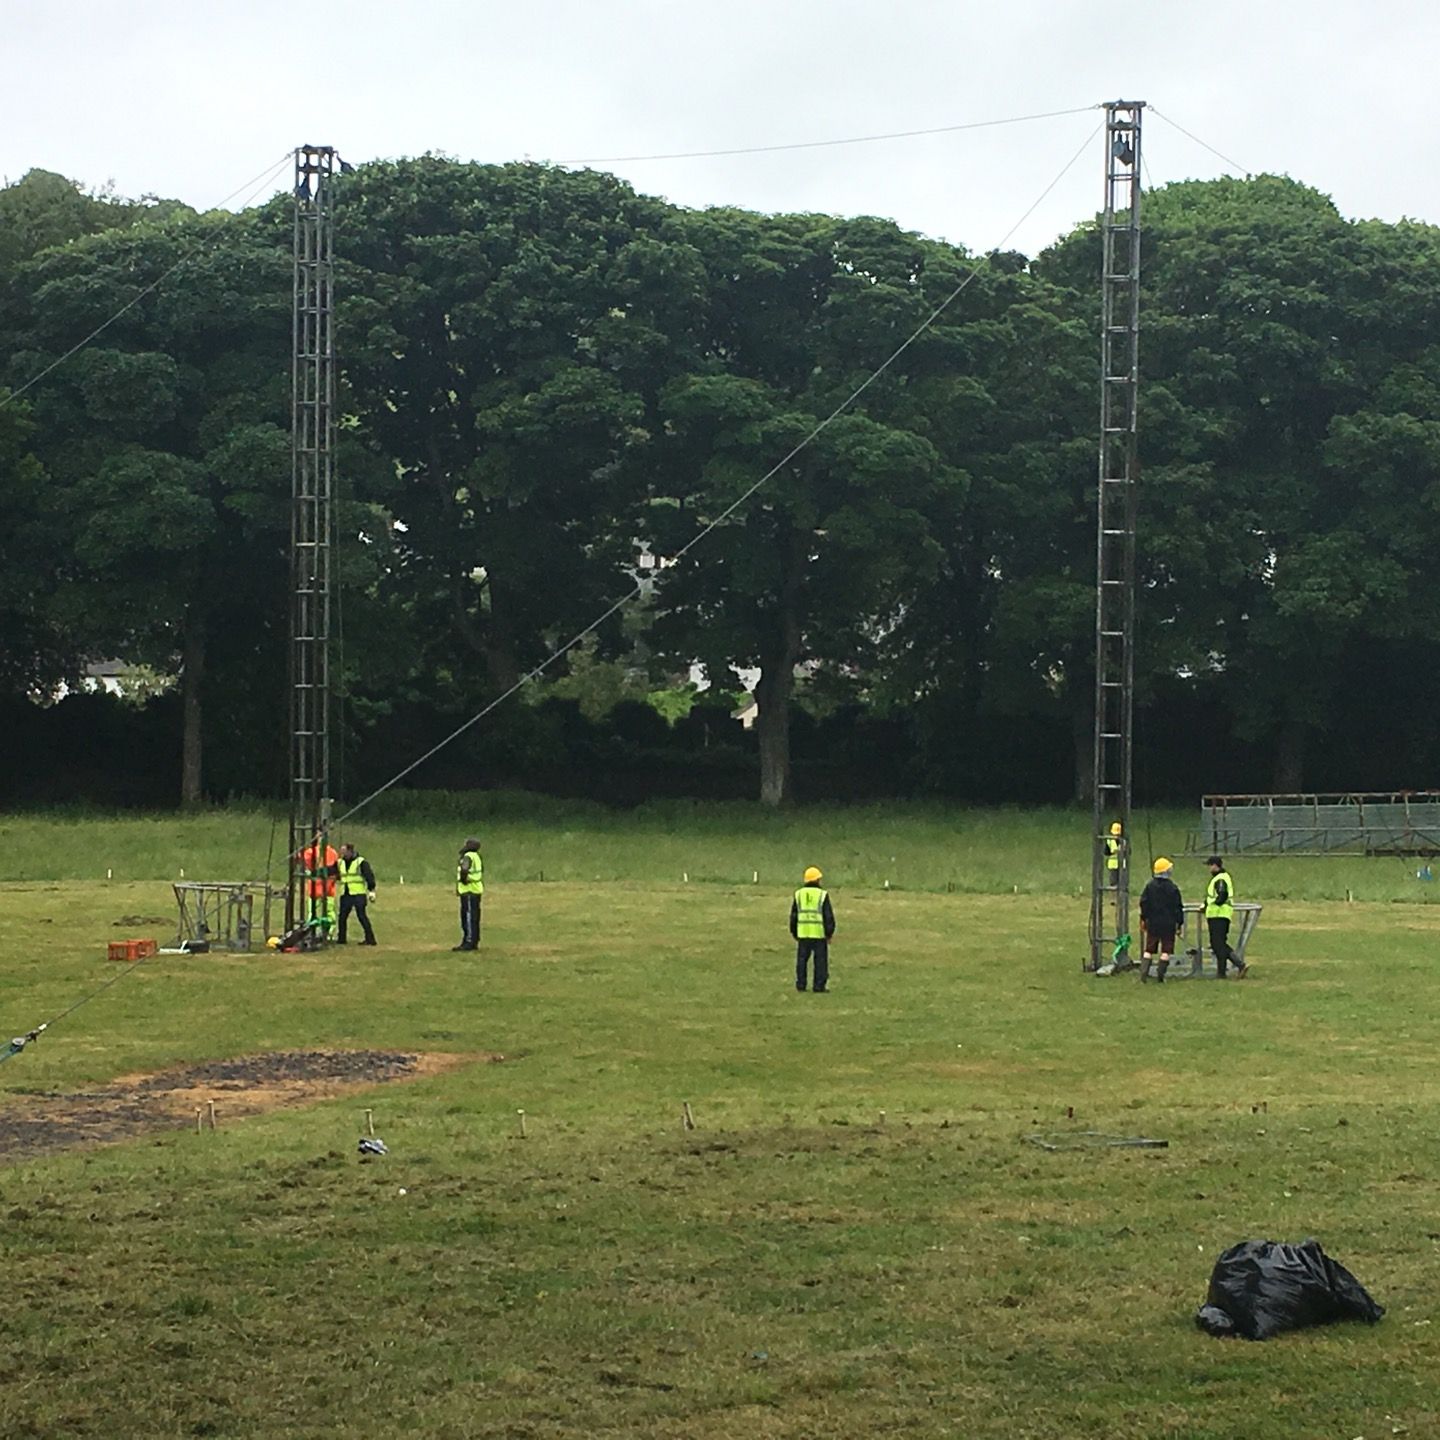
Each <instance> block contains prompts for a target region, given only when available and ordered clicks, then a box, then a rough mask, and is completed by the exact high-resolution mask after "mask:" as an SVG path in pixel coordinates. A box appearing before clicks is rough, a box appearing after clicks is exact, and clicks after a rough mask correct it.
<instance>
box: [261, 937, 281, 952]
mask: <svg viewBox="0 0 1440 1440" xmlns="http://www.w3.org/2000/svg"><path fill="white" fill-rule="evenodd" d="M265 948H266V949H267V950H278V949H279V948H280V937H279V936H278V935H272V936H271V937H270V938H269V939H268V940H267V941H266V942H265Z"/></svg>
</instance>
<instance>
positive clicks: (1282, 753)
mask: <svg viewBox="0 0 1440 1440" xmlns="http://www.w3.org/2000/svg"><path fill="white" fill-rule="evenodd" d="M1304 786H1305V727H1304V725H1302V724H1301V723H1300V722H1299V721H1298V720H1286V721H1284V722H1283V723H1282V724H1281V726H1280V733H1279V735H1278V736H1277V737H1276V741H1275V793H1276V794H1277V795H1298V794H1299V793H1300V791H1301V790H1302V789H1303V788H1304Z"/></svg>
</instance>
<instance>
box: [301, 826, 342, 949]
mask: <svg viewBox="0 0 1440 1440" xmlns="http://www.w3.org/2000/svg"><path fill="white" fill-rule="evenodd" d="M322 838H323V837H321V836H319V835H317V836H316V837H315V838H314V839H313V840H312V841H311V842H310V843H309V844H308V845H307V846H306V847H305V848H304V849H303V850H302V851H301V852H300V868H301V870H302V871H303V872H304V875H305V895H306V900H307V912H306V915H305V919H306V920H307V921H308V922H309V923H310V924H311V925H313V926H314V927H315V928H316V929H318V930H322V931H324V932H325V933H326V934H327V935H328V934H329V933H330V932H331V931H332V930H333V929H334V928H335V910H336V906H335V891H336V889H337V888H338V880H337V876H338V874H339V866H340V856H339V855H338V854H337V853H336V850H335V847H334V846H333V845H329V844H327V845H326V846H325V847H324V849H323V850H322V849H321V847H320V841H321V839H322Z"/></svg>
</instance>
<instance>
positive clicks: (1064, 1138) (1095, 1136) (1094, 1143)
mask: <svg viewBox="0 0 1440 1440" xmlns="http://www.w3.org/2000/svg"><path fill="white" fill-rule="evenodd" d="M1021 1139H1023V1140H1024V1141H1025V1142H1026V1143H1027V1144H1029V1145H1035V1146H1038V1147H1039V1148H1040V1149H1041V1150H1168V1149H1169V1148H1170V1142H1169V1141H1168V1140H1152V1139H1150V1138H1149V1137H1148V1136H1145V1135H1107V1134H1106V1133H1105V1132H1104V1131H1103V1130H1056V1131H1054V1132H1053V1133H1051V1134H1049V1135H1037V1134H1029V1135H1023V1136H1021Z"/></svg>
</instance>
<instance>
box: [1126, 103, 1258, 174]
mask: <svg viewBox="0 0 1440 1440" xmlns="http://www.w3.org/2000/svg"><path fill="white" fill-rule="evenodd" d="M1150 113H1151V114H1152V115H1158V116H1159V117H1160V118H1161V119H1162V120H1163V121H1164V122H1165V123H1166V124H1167V125H1168V126H1170V128H1171V129H1172V130H1178V131H1179V132H1180V133H1181V134H1182V135H1184V136H1186V137H1187V138H1188V139H1190V140H1193V141H1194V142H1195V143H1196V144H1197V145H1198V146H1200V148H1201V149H1202V150H1208V151H1209V152H1210V153H1211V154H1212V155H1214V156H1216V157H1217V158H1219V159H1221V160H1223V161H1224V162H1225V163H1226V164H1227V165H1228V166H1229V167H1230V168H1231V169H1232V170H1238V171H1239V172H1240V173H1241V174H1242V175H1253V174H1254V173H1255V172H1254V171H1253V170H1251V169H1250V167H1249V166H1248V165H1242V164H1241V163H1240V162H1239V161H1238V160H1232V159H1231V158H1230V157H1229V156H1228V155H1226V154H1225V153H1224V152H1223V151H1221V150H1217V149H1216V148H1215V147H1214V146H1213V145H1207V144H1206V143H1205V141H1203V140H1202V139H1201V138H1200V137H1199V136H1198V135H1196V134H1194V133H1192V132H1191V131H1189V130H1187V129H1186V128H1185V127H1184V126H1183V125H1182V124H1180V122H1179V121H1178V120H1172V119H1171V118H1170V117H1169V116H1168V115H1167V114H1165V112H1164V111H1163V110H1157V109H1156V108H1155V107H1154V106H1153V105H1152V106H1151V107H1150Z"/></svg>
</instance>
